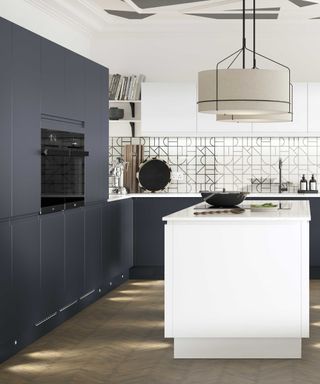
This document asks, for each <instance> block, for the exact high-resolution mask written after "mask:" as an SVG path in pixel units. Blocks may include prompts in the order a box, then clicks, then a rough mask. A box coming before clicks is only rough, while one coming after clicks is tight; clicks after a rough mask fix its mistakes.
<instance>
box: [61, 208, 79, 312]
mask: <svg viewBox="0 0 320 384" xmlns="http://www.w3.org/2000/svg"><path fill="white" fill-rule="evenodd" d="M65 236H66V237H65V292H64V306H67V305H69V304H72V303H73V302H74V301H76V300H77V299H78V298H79V297H80V296H81V295H82V294H83V293H84V210H83V209H82V208H77V209H73V210H68V211H66V212H65Z"/></svg>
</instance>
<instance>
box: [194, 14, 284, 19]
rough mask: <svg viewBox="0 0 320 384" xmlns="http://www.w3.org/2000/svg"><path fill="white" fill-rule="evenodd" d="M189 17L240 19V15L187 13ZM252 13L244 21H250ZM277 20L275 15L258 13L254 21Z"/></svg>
mask: <svg viewBox="0 0 320 384" xmlns="http://www.w3.org/2000/svg"><path fill="white" fill-rule="evenodd" d="M188 15H191V16H198V17H207V18H209V19H216V20H238V19H242V13H188ZM252 18H253V15H252V13H251V14H250V13H249V14H246V19H248V20H252ZM277 18H278V14H277V13H258V14H256V19H260V20H276V19H277Z"/></svg>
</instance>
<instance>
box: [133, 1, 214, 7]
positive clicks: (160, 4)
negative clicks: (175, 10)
mask: <svg viewBox="0 0 320 384" xmlns="http://www.w3.org/2000/svg"><path fill="white" fill-rule="evenodd" d="M131 1H132V3H134V4H135V5H136V6H137V7H139V8H141V9H147V8H157V7H168V6H170V5H180V4H189V3H201V2H204V1H208V0H131Z"/></svg>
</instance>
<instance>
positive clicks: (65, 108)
mask: <svg viewBox="0 0 320 384" xmlns="http://www.w3.org/2000/svg"><path fill="white" fill-rule="evenodd" d="M85 60H86V59H85V58H83V57H81V56H79V55H77V54H76V53H74V52H71V51H69V50H67V49H65V48H63V47H61V46H59V45H57V44H55V43H53V42H51V41H49V40H46V39H41V95H42V97H41V104H42V105H41V112H42V113H43V114H46V115H51V116H56V117H63V118H66V119H73V120H78V121H83V120H84V107H85Z"/></svg>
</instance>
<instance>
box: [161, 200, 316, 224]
mask: <svg viewBox="0 0 320 384" xmlns="http://www.w3.org/2000/svg"><path fill="white" fill-rule="evenodd" d="M260 203H261V204H263V203H264V202H263V201H259V204H260ZM275 203H277V204H279V203H281V202H275ZM202 205H203V203H200V204H197V205H194V206H192V207H189V208H186V209H183V210H181V211H178V212H175V213H173V214H171V215H168V216H165V217H163V221H168V222H170V221H188V222H189V221H194V222H203V221H208V222H209V221H210V222H212V221H226V220H227V221H243V220H245V221H260V220H268V221H270V220H271V221H273V220H277V221H279V220H284V221H288V220H293V221H310V220H311V214H310V204H309V201H306V200H288V201H285V202H283V201H282V206H283V208H288V207H290V209H278V210H276V211H274V210H273V211H271V210H270V211H265V212H251V210H250V204H248V202H244V203H242V204H240V207H243V208H247V209H246V210H245V212H243V213H241V214H234V213H230V212H229V213H220V214H213V215H194V212H201V211H203V210H199V209H195V207H199V206H202Z"/></svg>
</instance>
